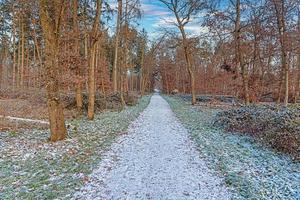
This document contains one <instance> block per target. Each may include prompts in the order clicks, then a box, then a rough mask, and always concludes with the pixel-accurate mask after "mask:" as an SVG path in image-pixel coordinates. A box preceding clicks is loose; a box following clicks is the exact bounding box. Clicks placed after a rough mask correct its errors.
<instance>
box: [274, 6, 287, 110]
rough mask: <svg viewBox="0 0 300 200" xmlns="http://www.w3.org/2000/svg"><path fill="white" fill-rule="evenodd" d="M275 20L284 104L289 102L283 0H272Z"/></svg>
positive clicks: (284, 7)
mask: <svg viewBox="0 0 300 200" xmlns="http://www.w3.org/2000/svg"><path fill="white" fill-rule="evenodd" d="M272 3H273V6H274V9H275V15H276V20H277V30H278V34H279V42H280V51H281V67H282V77H283V85H284V105H285V106H287V105H288V102H289V66H288V63H287V42H286V40H287V32H286V4H285V0H272ZM279 88H280V89H279V99H280V93H281V88H282V82H281V83H280V87H279Z"/></svg>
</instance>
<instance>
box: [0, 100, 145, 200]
mask: <svg viewBox="0 0 300 200" xmlns="http://www.w3.org/2000/svg"><path fill="white" fill-rule="evenodd" d="M149 99H150V98H149V97H148V96H146V97H143V98H142V99H140V101H139V103H138V105H137V106H133V107H128V108H126V109H124V110H122V111H121V112H109V111H107V112H104V113H101V114H100V115H97V116H96V117H95V120H94V121H89V120H87V119H80V120H75V121H72V122H69V123H70V124H71V127H72V128H71V129H69V130H68V133H69V136H68V139H66V140H64V141H60V142H56V143H51V142H48V140H47V138H49V132H48V131H46V130H24V131H23V132H20V133H16V132H3V133H1V132H0V199H70V196H71V194H73V193H74V191H75V190H76V189H79V188H80V187H81V186H82V185H83V184H84V183H85V182H86V181H88V176H87V175H88V174H90V173H91V172H92V169H93V168H94V167H95V166H96V165H97V164H98V163H99V161H100V160H101V159H102V156H101V155H102V154H103V152H104V151H105V150H106V149H107V148H108V147H109V146H110V144H112V143H113V141H114V140H115V139H116V138H117V137H119V135H120V134H124V132H126V130H127V128H128V126H129V124H130V123H131V122H132V121H133V120H134V119H135V118H136V117H137V116H138V115H139V114H140V112H141V111H142V110H144V108H145V107H146V106H147V105H148V102H149Z"/></svg>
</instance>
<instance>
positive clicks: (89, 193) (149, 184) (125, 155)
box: [74, 95, 230, 200]
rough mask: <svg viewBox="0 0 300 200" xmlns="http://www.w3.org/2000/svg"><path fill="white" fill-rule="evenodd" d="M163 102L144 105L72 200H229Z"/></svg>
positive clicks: (160, 100) (183, 129)
mask: <svg viewBox="0 0 300 200" xmlns="http://www.w3.org/2000/svg"><path fill="white" fill-rule="evenodd" d="M229 198H230V197H229V193H228V191H227V190H226V188H225V186H224V185H223V184H222V180H221V179H220V178H219V177H218V176H216V175H214V173H213V172H212V171H211V170H210V169H209V168H208V167H207V166H206V163H205V161H204V160H202V159H201V158H200V157H199V152H197V150H196V148H195V145H194V144H193V142H191V141H190V139H189V137H188V133H187V130H186V129H185V128H184V127H183V125H182V124H181V123H180V122H179V121H178V120H177V118H176V117H175V115H174V114H173V112H172V111H171V109H170V107H169V105H168V103H167V102H166V101H165V100H164V99H163V98H162V97H161V96H159V95H154V96H153V97H152V99H151V102H150V104H149V106H148V107H147V108H146V109H145V110H144V112H142V114H141V115H140V117H138V119H137V120H136V121H135V122H133V123H132V125H131V126H130V128H129V131H128V134H126V135H123V136H122V137H121V138H120V139H119V140H118V141H117V142H116V143H115V144H113V145H112V147H111V150H110V151H108V152H107V153H106V154H105V155H104V157H103V160H102V162H101V163H100V165H99V166H98V168H97V169H95V170H94V171H93V173H92V175H91V176H90V181H89V182H88V183H87V184H86V185H85V186H84V187H83V188H81V190H80V191H78V192H77V193H76V194H75V195H74V199H128V200H133V199H154V200H156V199H164V200H165V199H174V200H180V199H218V200H221V199H229Z"/></svg>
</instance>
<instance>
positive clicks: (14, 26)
mask: <svg viewBox="0 0 300 200" xmlns="http://www.w3.org/2000/svg"><path fill="white" fill-rule="evenodd" d="M14 15H15V11H14V7H13V21H12V25H13V35H12V37H13V39H12V42H13V77H12V79H13V82H12V85H13V90H15V87H16V73H17V72H16V71H17V70H16V25H15V18H14Z"/></svg>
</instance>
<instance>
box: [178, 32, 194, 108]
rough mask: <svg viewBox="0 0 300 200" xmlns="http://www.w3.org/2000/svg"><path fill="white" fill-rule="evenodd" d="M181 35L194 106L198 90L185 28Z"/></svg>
mask: <svg viewBox="0 0 300 200" xmlns="http://www.w3.org/2000/svg"><path fill="white" fill-rule="evenodd" d="M181 33H182V38H183V40H182V42H183V48H184V56H185V60H186V63H187V70H188V73H189V77H190V86H191V93H192V105H195V104H196V90H195V74H194V69H193V67H192V63H191V58H190V57H191V55H190V52H189V46H188V44H187V43H188V41H187V38H186V34H185V31H184V29H183V27H182V28H181Z"/></svg>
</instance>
